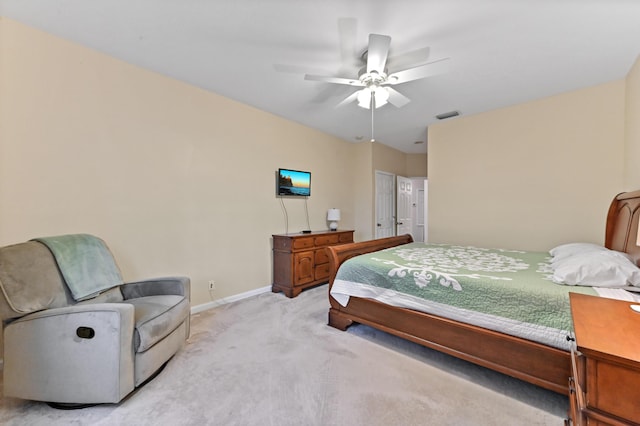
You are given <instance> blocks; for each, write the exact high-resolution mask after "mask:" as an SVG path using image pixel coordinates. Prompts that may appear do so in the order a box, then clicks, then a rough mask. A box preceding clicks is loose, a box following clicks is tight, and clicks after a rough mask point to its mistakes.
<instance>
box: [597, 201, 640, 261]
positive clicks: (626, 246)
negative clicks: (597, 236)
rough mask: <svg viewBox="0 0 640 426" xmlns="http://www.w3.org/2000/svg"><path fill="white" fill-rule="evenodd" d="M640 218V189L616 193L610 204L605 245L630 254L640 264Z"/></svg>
mask: <svg viewBox="0 0 640 426" xmlns="http://www.w3.org/2000/svg"><path fill="white" fill-rule="evenodd" d="M639 219H640V191H633V192H623V193H621V194H618V195H616V197H615V198H614V199H613V201H611V206H609V213H608V214H607V229H606V232H605V237H604V245H605V247H607V248H609V249H612V250H618V251H622V252H625V253H628V254H630V255H631V256H632V257H633V258H634V260H635V261H636V264H638V265H640V263H639V262H640V247H638V246H637V245H636V241H637V238H638V220H639Z"/></svg>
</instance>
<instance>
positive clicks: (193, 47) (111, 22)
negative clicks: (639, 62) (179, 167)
mask: <svg viewBox="0 0 640 426" xmlns="http://www.w3.org/2000/svg"><path fill="white" fill-rule="evenodd" d="M0 14H1V15H3V16H6V17H8V18H11V19H15V20H17V21H20V22H23V23H25V24H27V25H30V26H32V27H35V28H39V29H42V30H44V31H46V32H49V33H51V34H54V35H57V36H60V37H63V38H65V39H69V40H72V41H74V42H77V43H79V44H82V45H85V46H88V47H91V48H93V49H96V50H99V51H102V52H104V53H106V54H108V55H111V56H114V57H117V58H120V59H122V60H124V61H126V62H129V63H132V64H135V65H138V66H141V67H143V68H146V69H150V70H154V71H156V72H159V73H161V74H164V75H167V76H170V77H173V78H176V79H178V80H182V81H185V82H187V83H190V84H193V85H196V86H199V87H202V88H204V89H207V90H210V91H212V92H216V93H219V94H221V95H223V96H226V97H229V98H232V99H235V100H238V101H240V102H243V103H246V104H249V105H252V106H255V107H257V108H259V109H262V110H265V111H269V112H271V113H273V114H275V115H278V116H282V117H285V118H287V119H290V120H293V121H296V122H299V123H302V124H304V125H307V126H309V127H313V128H316V129H320V130H322V131H324V132H326V133H329V134H332V135H335V136H337V137H340V138H342V139H344V140H347V141H351V142H356V141H357V139H356V137H360V138H362V140H368V139H370V138H371V113H370V111H369V110H366V109H362V108H359V107H358V106H357V105H356V104H355V103H353V104H350V105H347V106H344V107H341V108H336V107H335V106H336V105H337V104H338V103H339V102H340V101H341V100H342V99H343V98H345V97H346V96H347V95H349V94H350V93H351V92H353V91H355V89H354V88H351V87H348V86H341V85H332V84H329V83H322V82H317V81H307V80H305V79H304V74H305V73H313V74H322V75H329V76H340V77H346V78H354V77H357V73H358V69H359V66H358V65H357V61H353V60H343V59H342V58H341V50H345V49H347V48H348V46H349V44H348V43H347V42H348V41H349V40H351V41H352V49H347V50H349V53H350V56H351V57H352V58H354V59H357V58H358V57H359V56H360V55H361V54H362V52H363V51H364V50H365V48H366V46H367V39H368V35H369V34H370V33H377V34H385V35H389V36H391V38H392V40H391V51H390V57H394V56H395V57H397V56H399V55H400V56H401V57H402V55H403V54H406V53H408V52H413V51H416V50H418V49H421V48H425V47H429V48H430V56H429V58H428V61H433V60H437V59H441V58H450V61H449V63H450V65H449V71H448V72H447V73H446V74H442V75H437V76H433V77H430V78H427V79H424V80H418V81H413V82H408V83H404V84H401V85H397V86H394V88H396V89H397V90H398V91H399V92H401V93H403V94H404V95H406V96H408V97H409V98H410V99H411V102H410V103H409V104H408V105H406V106H404V107H402V108H399V109H398V108H395V107H393V106H392V105H386V106H384V107H381V108H380V109H377V110H375V126H374V136H375V139H376V140H377V141H379V142H381V143H384V144H386V145H389V146H392V147H395V148H397V149H399V150H400V151H403V152H406V153H424V152H426V149H427V144H426V143H422V144H416V143H415V142H416V141H423V142H424V141H426V134H427V132H426V129H427V126H429V125H430V124H432V123H434V122H436V121H437V120H436V118H435V115H437V114H440V113H444V112H448V111H452V110H457V111H460V113H461V115H462V116H464V115H471V114H477V113H480V112H483V111H488V110H492V109H496V108H500V107H504V106H508V105H513V104H517V103H521V102H526V101H529V100H533V99H538V98H542V97H546V96H550V95H554V94H558V93H562V92H566V91H571V90H574V89H578V88H582V87H587V86H592V85H596V84H600V83H604V82H608V81H612V80H616V79H620V78H623V77H624V76H625V75H626V74H627V72H628V71H629V69H630V67H631V65H632V64H633V63H634V61H635V59H636V58H637V56H638V54H639V53H640V1H637V0H626V1H625V0H598V1H596V0H527V1H525V0H502V1H496V0H493V1H490V0H393V1H390V0H387V1H383V0H325V1H321V0H0ZM339 23H342V25H345V24H346V26H347V27H350V28H355V29H356V32H355V37H345V36H343V37H340V32H339ZM421 63H424V61H421V62H419V63H415V62H414V63H410V64H405V65H409V66H414V65H420V64H421ZM403 68H404V66H403ZM389 71H390V72H391V71H396V70H391V69H390V70H389ZM452 120H455V118H453V119H452Z"/></svg>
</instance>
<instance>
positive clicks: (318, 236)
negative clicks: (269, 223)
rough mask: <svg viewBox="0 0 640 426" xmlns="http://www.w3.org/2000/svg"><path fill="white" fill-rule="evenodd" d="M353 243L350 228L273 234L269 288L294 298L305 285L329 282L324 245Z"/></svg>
mask: <svg viewBox="0 0 640 426" xmlns="http://www.w3.org/2000/svg"><path fill="white" fill-rule="evenodd" d="M352 242H353V231H351V230H348V231H314V232H311V233H310V234H301V233H299V234H277V235H273V286H272V287H271V289H272V291H273V292H274V293H275V292H279V291H281V292H283V293H284V294H285V295H287V297H296V296H297V295H298V294H300V292H301V291H302V290H304V289H305V288H307V287H311V286H314V285H318V284H322V283H326V282H328V281H329V257H328V256H327V253H326V250H325V248H326V247H328V246H332V245H336V244H345V243H352Z"/></svg>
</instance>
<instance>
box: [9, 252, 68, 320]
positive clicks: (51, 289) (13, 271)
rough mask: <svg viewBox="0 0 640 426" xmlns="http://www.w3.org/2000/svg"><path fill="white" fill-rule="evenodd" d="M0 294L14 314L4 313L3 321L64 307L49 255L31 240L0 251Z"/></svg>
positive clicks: (61, 283) (64, 299)
mask: <svg viewBox="0 0 640 426" xmlns="http://www.w3.org/2000/svg"><path fill="white" fill-rule="evenodd" d="M0 291H2V293H4V297H5V299H6V302H7V304H8V305H9V308H10V309H11V311H13V312H3V313H2V317H3V319H7V318H11V317H18V316H22V315H25V314H28V313H31V312H36V311H39V310H42V309H47V308H59V307H62V306H66V305H67V296H66V292H65V285H64V281H63V279H62V276H61V275H60V271H58V266H57V265H56V262H55V260H54V258H53V256H52V255H51V252H50V251H49V250H48V249H47V248H46V247H45V246H43V245H42V244H40V243H37V242H34V241H30V242H27V243H21V244H14V245H11V246H6V247H2V248H0Z"/></svg>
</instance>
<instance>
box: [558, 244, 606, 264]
mask: <svg viewBox="0 0 640 426" xmlns="http://www.w3.org/2000/svg"><path fill="white" fill-rule="evenodd" d="M607 250H609V249H608V248H606V247H603V246H600V245H598V244H593V243H568V244H562V245H559V246H557V247H554V248H552V249H551V250H549V254H550V255H551V256H552V259H551V263H552V264H555V263H557V262H560V261H562V260H564V259H566V258H567V257H569V256H573V255H576V254H582V253H593V252H598V251H607Z"/></svg>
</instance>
